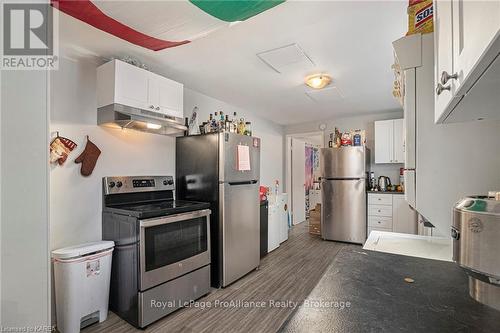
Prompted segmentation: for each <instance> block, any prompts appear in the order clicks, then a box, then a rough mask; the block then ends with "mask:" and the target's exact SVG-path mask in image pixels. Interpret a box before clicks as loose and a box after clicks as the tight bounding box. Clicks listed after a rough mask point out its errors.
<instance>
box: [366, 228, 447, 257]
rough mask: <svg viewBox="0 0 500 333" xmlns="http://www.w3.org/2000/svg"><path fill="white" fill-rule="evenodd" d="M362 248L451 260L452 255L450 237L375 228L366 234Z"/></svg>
mask: <svg viewBox="0 0 500 333" xmlns="http://www.w3.org/2000/svg"><path fill="white" fill-rule="evenodd" d="M363 249H365V250H371V251H378V252H386V253H393V254H402V255H406V256H411V257H419V258H427V259H434V260H444V261H452V259H451V258H452V256H453V242H452V239H451V237H432V236H420V235H412V234H402V233H397V232H385V231H376V230H374V231H372V232H371V233H370V235H368V239H367V240H366V242H365V245H364V246H363Z"/></svg>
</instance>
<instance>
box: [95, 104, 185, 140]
mask: <svg viewBox="0 0 500 333" xmlns="http://www.w3.org/2000/svg"><path fill="white" fill-rule="evenodd" d="M97 124H98V125H101V126H106V127H112V128H129V129H134V130H137V131H142V132H148V133H154V134H161V135H171V136H182V135H183V134H184V131H186V130H187V127H186V126H184V124H183V119H182V118H176V117H172V116H167V115H164V114H162V113H158V112H153V111H147V110H141V109H137V108H133V107H130V106H126V105H123V104H117V103H115V104H110V105H107V106H103V107H100V108H98V109H97Z"/></svg>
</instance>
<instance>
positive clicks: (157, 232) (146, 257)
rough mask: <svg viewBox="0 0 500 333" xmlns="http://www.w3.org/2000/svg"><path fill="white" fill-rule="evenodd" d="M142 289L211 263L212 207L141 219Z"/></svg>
mask: <svg viewBox="0 0 500 333" xmlns="http://www.w3.org/2000/svg"><path fill="white" fill-rule="evenodd" d="M140 228H141V230H140V240H139V246H140V265H139V266H140V270H141V278H140V290H141V291H144V290H146V289H149V288H152V287H154V286H157V285H159V284H161V283H164V282H167V281H169V280H172V279H175V278H176V277H179V276H181V275H184V274H186V273H189V272H191V271H193V270H195V269H197V268H200V267H203V266H206V265H208V264H210V210H209V209H204V210H199V211H194V212H189V213H182V214H177V215H172V216H167V217H162V218H153V219H147V220H141V221H140Z"/></svg>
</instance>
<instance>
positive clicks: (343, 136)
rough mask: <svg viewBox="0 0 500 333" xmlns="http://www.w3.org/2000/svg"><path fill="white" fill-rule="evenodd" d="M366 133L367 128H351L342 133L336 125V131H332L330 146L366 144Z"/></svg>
mask: <svg viewBox="0 0 500 333" xmlns="http://www.w3.org/2000/svg"><path fill="white" fill-rule="evenodd" d="M365 145H366V134H365V130H360V129H356V130H350V131H348V132H344V133H340V131H339V129H338V128H337V127H335V132H334V133H330V141H328V147H330V148H340V147H349V146H365Z"/></svg>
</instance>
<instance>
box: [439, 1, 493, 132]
mask: <svg viewBox="0 0 500 333" xmlns="http://www.w3.org/2000/svg"><path fill="white" fill-rule="evenodd" d="M434 8H435V13H434V29H435V59H434V60H435V89H436V90H435V121H436V123H442V122H445V123H448V122H460V121H471V120H477V119H500V112H497V107H498V102H500V97H499V95H500V94H498V91H499V90H500V80H499V79H498V72H499V69H498V66H499V62H498V61H495V59H496V58H497V56H498V54H499V53H500V1H470V0H437V1H435V3H434Z"/></svg>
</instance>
